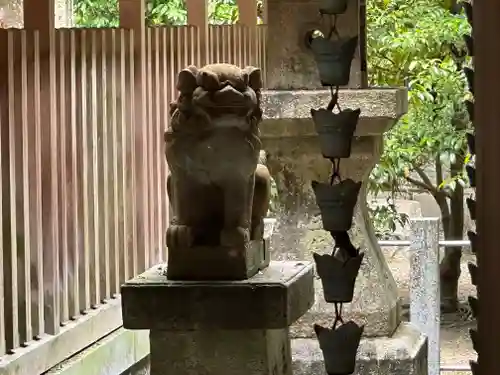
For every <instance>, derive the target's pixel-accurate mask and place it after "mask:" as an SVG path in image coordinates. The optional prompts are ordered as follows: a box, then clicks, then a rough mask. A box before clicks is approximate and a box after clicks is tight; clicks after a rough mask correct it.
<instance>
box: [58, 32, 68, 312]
mask: <svg viewBox="0 0 500 375" xmlns="http://www.w3.org/2000/svg"><path fill="white" fill-rule="evenodd" d="M57 36H58V38H57V42H58V47H59V48H58V49H57V52H58V54H59V56H58V58H59V74H58V79H59V82H58V84H59V85H58V89H59V127H58V128H59V132H60V140H61V142H59V146H60V157H59V161H60V166H61V167H60V170H61V174H60V180H59V184H60V185H59V186H60V197H61V237H60V239H61V240H60V241H61V242H60V245H61V248H60V249H61V252H60V256H61V322H67V321H68V320H69V306H68V302H69V285H68V280H69V260H68V251H69V248H68V203H69V202H68V198H69V197H68V189H67V183H68V178H67V174H66V173H67V172H66V171H67V167H66V152H67V150H66V147H67V146H66V140H67V129H68V124H67V121H66V120H67V118H66V115H67V110H66V73H67V72H66V51H67V45H66V38H65V36H66V33H65V32H64V30H59V31H58V32H57Z"/></svg>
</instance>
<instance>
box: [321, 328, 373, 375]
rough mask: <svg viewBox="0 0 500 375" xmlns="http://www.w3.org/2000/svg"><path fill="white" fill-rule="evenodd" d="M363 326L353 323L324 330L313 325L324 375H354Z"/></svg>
mask: <svg viewBox="0 0 500 375" xmlns="http://www.w3.org/2000/svg"><path fill="white" fill-rule="evenodd" d="M363 328H364V327H363V326H361V327H360V326H358V325H357V324H356V323H354V322H353V321H350V322H347V323H345V324H342V325H340V326H338V327H333V328H332V329H330V328H325V327H322V326H320V325H317V324H315V325H314V331H315V332H316V336H317V337H318V340H319V346H320V348H321V351H322V352H323V358H324V360H325V368H326V373H327V374H328V375H348V374H352V373H354V369H355V367H356V354H357V351H358V346H359V342H360V341H361V335H362V334H363Z"/></svg>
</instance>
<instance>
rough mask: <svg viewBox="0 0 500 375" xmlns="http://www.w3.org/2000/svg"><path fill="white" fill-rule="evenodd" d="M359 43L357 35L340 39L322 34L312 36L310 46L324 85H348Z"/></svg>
mask: <svg viewBox="0 0 500 375" xmlns="http://www.w3.org/2000/svg"><path fill="white" fill-rule="evenodd" d="M357 45H358V37H357V36H355V37H352V38H347V39H345V38H343V39H338V40H330V39H326V38H325V37H322V36H318V37H315V38H312V40H311V41H310V48H311V50H312V52H313V54H314V60H315V61H316V64H317V66H318V71H319V78H320V80H321V84H322V85H323V86H346V85H347V84H348V83H349V78H350V74H351V62H352V60H353V58H354V52H356V47H357Z"/></svg>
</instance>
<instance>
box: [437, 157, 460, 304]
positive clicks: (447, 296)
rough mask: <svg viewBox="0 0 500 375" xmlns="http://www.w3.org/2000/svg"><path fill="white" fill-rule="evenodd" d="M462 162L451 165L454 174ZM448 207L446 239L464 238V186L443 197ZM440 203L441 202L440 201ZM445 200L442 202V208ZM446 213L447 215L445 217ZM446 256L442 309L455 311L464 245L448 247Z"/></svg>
mask: <svg viewBox="0 0 500 375" xmlns="http://www.w3.org/2000/svg"><path fill="white" fill-rule="evenodd" d="M460 165H461V163H456V164H453V165H452V166H451V172H452V175H456V174H457V173H458V170H459V169H458V168H461V167H460ZM443 200H444V204H446V209H445V210H444V212H443V210H441V214H442V223H443V231H444V239H445V240H461V239H463V227H464V188H463V187H462V185H460V184H458V183H457V185H456V187H455V190H454V191H453V192H452V194H451V197H450V198H449V201H450V204H449V208H448V202H446V200H447V199H446V198H443ZM438 204H439V202H438ZM442 204H443V202H441V204H440V208H441V205H442ZM445 214H446V217H445ZM444 254H445V255H444V258H443V260H442V261H441V264H440V270H439V271H440V282H441V310H442V311H443V312H454V311H456V310H457V308H458V281H459V279H460V273H461V270H460V260H461V258H462V247H460V246H457V247H446V248H445V253H444Z"/></svg>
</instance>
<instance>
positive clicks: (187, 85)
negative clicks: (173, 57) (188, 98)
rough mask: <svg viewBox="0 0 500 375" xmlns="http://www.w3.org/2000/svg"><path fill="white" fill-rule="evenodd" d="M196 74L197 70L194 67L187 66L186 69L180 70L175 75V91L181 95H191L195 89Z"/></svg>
mask: <svg viewBox="0 0 500 375" xmlns="http://www.w3.org/2000/svg"><path fill="white" fill-rule="evenodd" d="M197 73H198V68H197V67H196V66H192V65H191V66H188V67H187V68H186V69H182V70H181V71H180V72H179V74H178V75H177V90H179V91H180V93H181V94H184V95H186V94H188V95H189V94H192V93H193V91H194V90H195V89H196V87H197V84H196V75H197Z"/></svg>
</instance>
